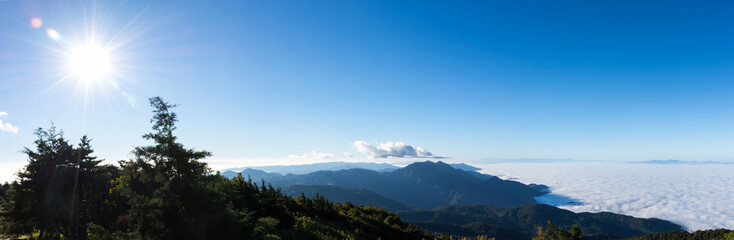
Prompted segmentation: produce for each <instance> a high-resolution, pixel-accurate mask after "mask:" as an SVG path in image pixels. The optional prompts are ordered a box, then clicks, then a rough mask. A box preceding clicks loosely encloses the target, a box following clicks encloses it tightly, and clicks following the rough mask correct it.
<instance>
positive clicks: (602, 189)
mask: <svg viewBox="0 0 734 240" xmlns="http://www.w3.org/2000/svg"><path fill="white" fill-rule="evenodd" d="M473 165H475V166H477V167H481V168H482V170H481V171H480V172H482V173H486V174H491V175H495V176H498V177H500V178H504V179H512V180H516V181H519V182H522V183H526V184H529V183H539V184H545V185H548V186H549V187H550V188H551V191H552V193H553V194H557V195H561V196H563V197H558V196H553V195H549V196H546V197H539V198H537V200H538V201H539V202H543V203H547V204H553V205H557V206H559V207H561V208H564V209H568V210H571V211H574V212H602V211H607V212H614V213H620V214H625V215H631V216H635V217H644V218H653V217H654V218H660V219H665V220H669V221H671V222H674V223H677V224H680V225H682V226H683V227H684V228H685V229H686V230H689V231H693V230H701V229H717V228H728V229H734V164H675V165H666V164H640V163H622V162H619V163H610V162H558V163H492V164H473ZM568 201H575V202H576V203H570V204H569V203H566V202H568Z"/></svg>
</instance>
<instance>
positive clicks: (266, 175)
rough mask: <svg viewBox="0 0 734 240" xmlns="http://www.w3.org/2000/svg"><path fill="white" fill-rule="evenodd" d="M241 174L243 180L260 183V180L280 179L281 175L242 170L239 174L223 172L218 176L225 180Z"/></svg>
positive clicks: (249, 169)
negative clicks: (249, 179) (248, 179)
mask: <svg viewBox="0 0 734 240" xmlns="http://www.w3.org/2000/svg"><path fill="white" fill-rule="evenodd" d="M240 173H241V174H242V177H244V178H251V179H252V180H254V181H260V180H261V179H271V178H276V177H282V176H283V175H280V174H277V173H268V172H265V171H262V170H257V169H252V168H247V169H245V170H242V171H241V172H239V173H238V172H234V171H230V170H227V171H224V172H222V173H220V175H222V176H224V177H226V178H233V177H236V176H237V174H240Z"/></svg>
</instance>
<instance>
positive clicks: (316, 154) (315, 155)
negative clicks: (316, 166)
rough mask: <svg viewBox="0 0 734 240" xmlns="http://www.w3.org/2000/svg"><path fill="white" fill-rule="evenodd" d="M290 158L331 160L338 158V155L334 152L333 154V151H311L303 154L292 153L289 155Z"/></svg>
mask: <svg viewBox="0 0 734 240" xmlns="http://www.w3.org/2000/svg"><path fill="white" fill-rule="evenodd" d="M288 159H293V160H297V159H310V160H331V159H336V156H334V154H331V153H319V152H316V151H311V152H310V153H306V154H303V155H296V154H290V155H288Z"/></svg>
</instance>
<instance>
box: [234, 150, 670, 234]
mask: <svg viewBox="0 0 734 240" xmlns="http://www.w3.org/2000/svg"><path fill="white" fill-rule="evenodd" d="M457 168H463V169H466V170H461V169H457ZM476 171H477V168H474V167H472V166H469V165H466V164H459V165H454V164H446V163H443V162H440V161H439V162H431V161H426V162H416V163H413V164H410V165H408V166H406V167H403V168H400V169H396V170H394V171H390V172H378V171H373V170H366V169H359V168H355V169H345V170H338V171H316V172H312V173H308V174H287V175H281V174H277V173H267V172H265V171H262V170H257V169H245V170H244V171H243V172H242V175H243V176H244V177H247V176H249V177H250V178H252V179H253V180H256V181H260V180H261V179H262V180H265V181H266V182H267V183H268V184H272V185H273V186H275V187H280V188H281V190H282V192H283V193H285V194H287V195H290V196H300V195H305V196H306V197H313V196H316V195H317V194H318V195H320V196H322V197H324V198H325V199H327V200H329V201H332V202H351V203H355V204H360V205H369V206H375V207H380V208H384V209H387V210H389V211H392V212H395V213H398V214H399V215H400V216H401V218H402V219H403V220H404V221H406V222H411V223H413V224H415V225H417V226H419V227H420V228H422V229H426V230H429V231H433V232H439V233H444V234H449V235H456V236H477V235H488V236H492V237H495V238H496V239H530V238H531V236H532V235H534V233H535V230H536V227H538V226H545V225H546V224H547V221H550V222H552V223H554V224H555V225H557V226H559V227H561V228H565V229H568V228H570V226H571V225H572V224H578V225H579V226H581V228H582V232H583V233H584V235H585V237H586V239H588V240H594V239H614V238H622V237H632V236H638V235H643V234H649V233H656V232H669V231H675V230H680V229H681V227H680V226H679V225H676V224H673V223H671V222H668V221H665V220H660V219H641V218H634V217H630V216H625V215H620V214H614V213H573V212H571V211H568V210H563V209H560V208H557V207H553V206H550V205H544V204H536V201H535V199H534V197H537V196H540V195H543V194H547V193H548V192H549V191H548V187H547V186H545V185H538V184H530V185H525V184H522V183H519V182H515V181H508V180H502V179H499V178H497V177H495V176H491V175H486V174H481V173H479V172H476ZM232 173H234V172H231V171H230V172H228V173H227V174H232ZM234 174H235V175H236V173H234ZM223 175H224V173H223ZM426 209H432V210H426Z"/></svg>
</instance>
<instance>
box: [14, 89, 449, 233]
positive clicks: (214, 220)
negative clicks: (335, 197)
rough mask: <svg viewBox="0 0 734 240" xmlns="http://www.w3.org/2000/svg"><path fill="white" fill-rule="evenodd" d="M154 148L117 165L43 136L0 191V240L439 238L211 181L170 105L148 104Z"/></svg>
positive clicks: (350, 211) (339, 207) (275, 192)
mask: <svg viewBox="0 0 734 240" xmlns="http://www.w3.org/2000/svg"><path fill="white" fill-rule="evenodd" d="M150 102H151V105H152V106H153V107H154V110H153V113H154V116H153V119H152V120H151V122H152V123H153V132H151V133H148V134H145V135H144V136H143V137H144V138H145V139H147V140H153V145H150V146H144V147H137V148H135V150H134V151H133V155H134V157H133V159H131V160H129V161H120V162H119V163H120V168H116V167H113V166H110V165H100V164H99V163H100V161H99V160H96V159H95V158H94V157H92V156H91V153H92V149H91V146H90V144H89V139H87V138H86V137H83V138H82V139H81V143H80V144H79V146H78V147H75V146H72V145H70V144H69V143H68V142H67V141H66V139H64V138H63V135H62V134H61V132H57V131H56V130H55V128H53V127H52V128H51V129H50V130H48V131H44V130H40V129H39V130H38V131H37V133H36V134H37V135H38V140H36V142H35V144H36V150H30V149H25V151H24V152H25V153H26V154H27V155H28V158H29V162H28V165H27V166H26V167H25V169H24V170H23V171H21V172H20V173H18V180H17V181H15V182H13V183H11V184H4V185H1V186H0V205H1V208H0V231H2V232H0V233H1V234H0V236H2V237H3V238H4V237H20V236H23V237H30V238H38V239H434V238H435V237H434V236H433V235H432V234H430V233H428V232H425V231H422V230H420V229H418V228H417V227H416V226H414V225H410V224H406V223H404V222H403V221H401V220H400V218H399V217H398V216H397V215H395V214H393V213H389V212H386V211H385V210H382V209H378V208H373V207H364V206H357V205H354V204H351V203H346V204H340V203H331V202H329V201H328V200H326V199H325V198H324V197H323V196H320V195H316V196H314V197H313V198H306V197H303V196H302V197H296V198H293V197H290V196H288V195H285V194H283V193H282V192H281V190H280V189H277V188H273V187H272V186H270V185H267V184H265V182H264V181H262V182H261V183H260V184H255V183H253V182H252V181H251V180H245V179H244V178H242V176H237V177H235V178H233V179H227V178H225V177H223V176H220V175H219V174H212V172H211V171H210V170H209V168H208V167H207V165H206V163H203V162H201V161H199V160H201V159H203V158H205V157H208V156H210V155H211V154H210V153H209V152H206V151H197V150H194V149H187V148H185V147H184V146H183V145H182V144H180V143H178V142H177V141H176V137H175V135H174V134H173V131H174V130H175V129H176V127H175V122H176V121H177V120H176V114H175V113H173V112H171V111H170V109H171V108H172V107H174V105H171V104H168V103H166V102H164V101H163V100H162V99H160V98H151V99H150Z"/></svg>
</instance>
